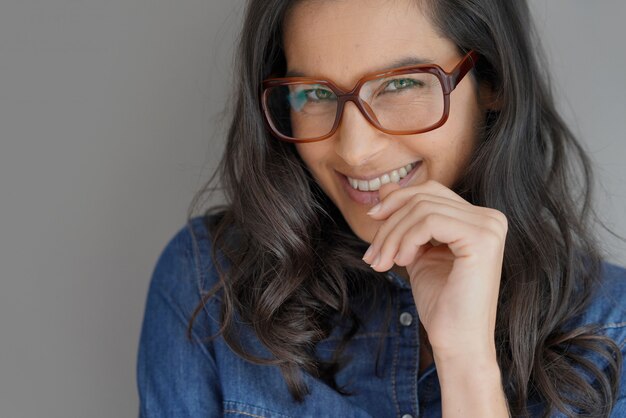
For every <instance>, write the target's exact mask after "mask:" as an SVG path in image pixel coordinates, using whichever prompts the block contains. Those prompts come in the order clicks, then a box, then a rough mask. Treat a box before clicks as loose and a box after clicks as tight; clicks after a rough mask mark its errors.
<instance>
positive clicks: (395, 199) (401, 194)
mask: <svg viewBox="0 0 626 418" xmlns="http://www.w3.org/2000/svg"><path fill="white" fill-rule="evenodd" d="M391 184H392V183H389V184H388V185H391ZM393 184H394V185H395V186H397V187H394V188H393V189H392V188H390V187H388V188H385V189H384V192H383V188H382V187H381V191H380V192H379V196H380V203H379V204H377V205H376V206H374V207H373V208H372V209H370V211H369V212H368V215H370V216H371V217H372V218H374V219H381V218H382V219H384V218H385V217H386V216H389V214H390V213H392V212H394V211H395V210H397V209H398V208H399V207H401V206H402V205H403V204H404V203H405V202H406V201H407V200H408V199H410V198H411V196H413V195H415V194H417V193H426V194H431V195H436V196H441V197H445V198H448V199H450V200H454V201H456V202H457V203H461V204H468V205H469V204H470V203H469V202H467V201H466V200H465V199H463V198H462V197H461V196H459V195H458V194H456V193H454V192H453V191H452V190H450V189H449V188H447V187H446V186H444V185H443V184H441V183H438V182H436V181H433V180H429V181H427V182H425V183H422V184H419V185H417V186H410V187H403V188H401V187H400V186H398V185H397V184H395V183H393ZM388 185H387V184H386V185H384V186H383V187H385V186H388ZM392 192H393V193H392Z"/></svg>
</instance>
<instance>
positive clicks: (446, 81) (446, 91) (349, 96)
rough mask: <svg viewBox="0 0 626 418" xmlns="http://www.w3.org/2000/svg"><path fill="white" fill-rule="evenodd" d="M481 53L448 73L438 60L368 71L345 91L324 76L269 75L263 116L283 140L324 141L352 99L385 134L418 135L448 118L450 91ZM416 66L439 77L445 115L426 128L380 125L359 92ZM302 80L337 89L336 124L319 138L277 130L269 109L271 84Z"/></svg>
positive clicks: (265, 82)
mask: <svg viewBox="0 0 626 418" xmlns="http://www.w3.org/2000/svg"><path fill="white" fill-rule="evenodd" d="M479 57H480V55H478V53H477V52H476V51H474V50H471V51H469V52H468V53H467V54H466V55H465V56H464V57H463V59H462V60H461V61H460V62H459V63H458V64H457V65H456V67H454V69H453V70H452V71H451V72H449V73H448V72H446V71H444V70H443V69H442V68H441V67H440V66H439V65H437V64H418V65H409V66H404V67H398V68H394V69H392V70H387V71H383V72H376V73H369V74H366V75H365V76H363V77H361V79H359V81H357V83H356V85H355V86H354V87H353V88H352V90H350V91H345V90H343V89H341V88H340V87H338V86H337V85H336V84H335V83H333V82H332V81H330V80H323V79H317V78H311V77H281V78H268V79H265V80H263V90H262V93H261V107H262V110H263V114H264V116H265V117H264V120H265V123H266V125H267V127H268V128H269V130H270V132H271V133H272V134H273V135H274V136H275V137H277V138H278V139H280V140H283V141H287V142H294V143H306V142H317V141H322V140H324V139H327V138H330V137H331V136H333V135H334V134H335V132H336V131H337V128H338V127H339V123H340V121H341V117H342V116H343V108H344V106H345V104H346V102H348V101H351V102H353V103H354V104H355V105H356V106H357V107H358V108H359V110H360V111H361V114H363V115H364V116H365V119H366V120H367V121H368V122H369V123H370V124H372V126H374V127H375V128H376V129H378V130H380V131H382V132H384V133H386V134H389V135H415V134H421V133H424V132H428V131H432V130H434V129H437V128H439V127H440V126H442V125H443V124H444V123H446V121H447V120H448V115H449V113H450V93H452V91H453V90H454V89H455V88H456V86H458V84H459V83H460V82H461V80H462V79H463V77H465V75H466V74H467V73H468V72H469V71H470V70H471V69H472V68H473V67H474V65H476V62H477V61H478V59H479ZM415 70H419V71H420V72H423V73H430V74H433V75H435V76H436V77H437V78H438V79H439V81H440V83H441V86H442V89H443V100H444V108H443V115H442V116H441V119H439V121H438V122H436V123H434V124H433V125H431V126H429V127H427V128H422V129H419V130H416V131H394V130H390V129H385V128H383V127H382V126H381V125H380V123H378V120H377V119H376V116H375V115H374V112H373V111H372V109H371V108H370V106H369V105H368V104H367V103H366V102H365V101H363V100H362V99H361V97H360V96H359V93H360V90H361V87H362V86H363V85H364V84H365V83H367V82H368V81H370V80H373V79H375V78H379V77H385V76H394V75H402V74H408V73H412V72H415ZM300 83H306V84H321V85H324V86H328V87H329V88H330V89H331V90H332V91H333V93H335V96H336V97H337V113H336V114H335V122H334V123H333V127H332V128H331V130H330V132H329V133H328V134H326V135H324V136H319V137H317V138H310V139H296V138H292V137H289V136H285V135H283V134H281V133H280V132H279V131H278V129H276V127H275V126H274V124H273V122H272V119H271V115H270V112H269V109H268V104H267V102H268V92H269V89H270V88H272V87H277V86H288V85H291V84H300Z"/></svg>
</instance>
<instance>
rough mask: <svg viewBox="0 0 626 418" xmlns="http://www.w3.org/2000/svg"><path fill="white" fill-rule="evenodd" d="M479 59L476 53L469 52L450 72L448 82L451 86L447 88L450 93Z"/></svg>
mask: <svg viewBox="0 0 626 418" xmlns="http://www.w3.org/2000/svg"><path fill="white" fill-rule="evenodd" d="M479 58H480V55H478V53H477V52H476V51H474V50H471V51H470V52H468V53H467V55H466V56H465V59H464V60H463V61H461V62H460V63H459V65H457V67H456V68H455V69H454V70H452V73H451V74H450V81H451V83H452V85H451V86H449V87H450V91H452V90H454V88H455V87H456V86H457V84H459V82H460V81H461V80H462V79H463V77H465V75H466V74H467V73H468V72H469V70H471V69H472V68H473V67H474V65H475V64H476V62H477V61H478V59H479Z"/></svg>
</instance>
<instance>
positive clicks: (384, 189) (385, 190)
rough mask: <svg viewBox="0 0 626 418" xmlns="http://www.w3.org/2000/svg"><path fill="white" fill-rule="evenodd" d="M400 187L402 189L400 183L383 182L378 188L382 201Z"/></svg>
mask: <svg viewBox="0 0 626 418" xmlns="http://www.w3.org/2000/svg"><path fill="white" fill-rule="evenodd" d="M398 189H400V185H399V184H398V183H387V184H383V185H382V186H380V189H378V196H379V200H380V201H381V202H382V201H383V200H384V199H385V198H386V197H387V196H389V194H390V193H391V192H393V191H394V190H398Z"/></svg>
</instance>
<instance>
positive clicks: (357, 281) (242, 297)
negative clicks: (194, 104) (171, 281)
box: [189, 0, 622, 417]
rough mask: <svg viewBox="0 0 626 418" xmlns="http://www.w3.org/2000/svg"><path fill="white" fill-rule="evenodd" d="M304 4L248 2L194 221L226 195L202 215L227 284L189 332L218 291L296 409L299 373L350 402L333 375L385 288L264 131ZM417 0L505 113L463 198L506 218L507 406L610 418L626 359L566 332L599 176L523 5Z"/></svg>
mask: <svg viewBox="0 0 626 418" xmlns="http://www.w3.org/2000/svg"><path fill="white" fill-rule="evenodd" d="M295 2H296V1H293V0H291V1H290V0H250V1H249V4H248V8H247V13H246V15H245V22H244V27H243V31H242V32H241V38H240V40H239V49H238V55H237V65H236V73H235V77H236V85H237V94H236V97H235V102H234V109H233V115H232V123H231V124H230V129H229V131H228V141H227V143H226V148H225V150H224V154H223V158H222V160H221V164H220V166H219V169H218V171H216V173H215V174H214V175H213V177H212V178H211V179H210V180H209V182H208V183H207V184H206V186H205V187H204V188H203V189H202V190H200V192H199V193H198V195H197V196H196V198H195V199H194V201H193V202H192V204H191V206H190V211H189V217H191V214H192V213H193V211H194V208H195V206H196V205H197V204H198V202H199V201H200V196H203V195H205V194H206V193H207V192H211V191H213V190H216V189H219V188H220V186H221V188H223V191H224V195H225V198H226V205H224V206H221V207H215V208H211V209H208V210H206V212H205V213H204V215H205V216H204V219H205V221H206V226H207V228H208V230H209V231H210V233H211V239H212V242H213V247H212V248H213V254H212V256H213V260H214V263H215V265H216V266H217V268H218V272H219V276H220V279H219V283H218V284H217V285H216V286H215V287H214V288H213V289H211V291H210V292H208V293H206V294H205V296H204V297H203V299H202V303H201V304H200V305H199V306H198V307H197V309H196V311H195V312H194V315H193V317H192V318H191V321H190V323H189V329H190V330H191V328H192V326H193V322H194V319H195V317H196V315H197V314H198V313H199V312H201V311H202V307H203V304H204V303H206V302H207V301H208V300H209V299H210V298H212V297H214V296H218V295H219V298H220V299H221V327H220V330H219V333H218V334H217V335H222V336H223V338H224V340H225V341H226V342H227V343H228V345H229V346H230V347H231V349H232V350H233V351H235V352H236V353H238V354H239V355H241V356H242V357H244V358H246V359H248V360H250V361H253V362H256V363H263V364H274V365H277V366H279V367H280V368H281V372H282V373H283V376H284V378H285V379H286V382H287V384H288V387H289V390H290V392H291V394H292V395H293V397H294V399H296V400H297V401H302V400H303V399H304V397H305V396H306V395H307V393H308V388H307V387H306V385H304V383H303V381H302V379H301V377H300V376H299V372H300V370H304V371H306V372H307V373H310V374H311V375H313V376H315V377H318V378H320V379H323V380H324V381H326V382H327V383H328V384H329V385H331V387H333V388H335V389H336V390H337V391H339V392H340V393H343V394H345V395H349V392H347V391H346V390H344V389H343V388H341V387H337V385H336V384H335V379H334V376H335V374H336V373H337V371H338V370H340V369H341V367H342V366H343V364H345V363H344V359H343V358H342V357H341V353H342V351H343V349H344V348H345V346H346V345H347V344H348V343H349V341H350V338H351V337H352V336H353V335H354V334H355V332H356V331H357V330H358V327H359V324H360V323H361V322H362V321H363V320H364V318H362V317H360V316H359V315H357V314H356V313H355V311H354V310H353V308H352V307H351V300H354V299H355V298H356V297H358V296H359V295H368V298H370V300H371V298H372V297H374V298H375V302H374V304H377V303H382V301H384V300H388V299H386V298H385V297H383V296H385V295H386V296H388V295H389V293H388V292H389V290H390V289H389V286H390V285H389V283H388V282H387V280H385V279H383V278H382V275H381V274H379V273H376V272H374V271H372V270H371V269H369V268H368V267H367V266H366V265H365V263H363V262H362V261H361V256H362V254H363V251H364V249H365V247H366V245H365V243H363V242H362V241H361V240H360V239H358V238H357V237H356V236H355V235H354V234H353V233H352V232H351V231H350V228H349V227H348V226H347V224H346V223H345V221H344V220H343V217H342V215H341V213H340V212H339V211H338V210H337V209H336V208H335V207H334V205H333V204H332V203H331V202H330V201H329V199H328V198H327V197H326V196H325V194H324V193H323V192H322V191H321V190H320V189H319V187H318V186H317V185H316V183H315V181H314V180H313V179H312V177H311V176H310V175H309V173H308V172H307V170H306V167H305V165H304V163H303V162H302V160H301V159H300V158H299V156H298V154H297V152H296V151H295V148H294V147H293V145H292V144H288V143H285V142H281V141H278V140H276V139H275V138H272V137H270V135H269V133H268V132H267V130H266V129H265V128H264V124H263V119H262V114H261V111H260V105H259V92H260V87H261V81H262V80H263V79H264V78H266V77H267V76H268V75H270V74H280V73H281V72H284V71H285V57H284V53H283V49H282V24H283V20H284V17H285V15H286V13H287V11H288V9H289V8H290V7H291V6H293V4H294V3H295ZM421 4H422V5H423V7H424V10H426V11H427V13H428V15H429V16H430V18H431V20H432V22H433V23H434V26H435V27H436V28H437V30H439V31H440V33H441V34H442V35H443V36H445V37H446V38H448V39H450V40H452V41H453V42H454V43H455V44H456V45H457V47H458V49H459V52H461V53H464V52H467V51H469V50H471V49H473V50H475V51H477V52H478V53H479V54H480V55H481V57H482V59H481V60H480V61H479V63H478V65H477V67H476V68H475V70H474V76H475V77H476V78H477V79H478V80H479V81H480V82H485V83H488V84H489V85H490V86H491V87H492V88H493V89H494V91H495V92H497V101H498V103H499V104H500V105H499V107H498V108H497V110H492V111H489V112H488V113H487V114H486V115H485V122H486V123H485V128H484V131H483V132H482V137H481V138H480V141H479V144H478V146H477V148H476V149H475V152H474V155H473V156H472V158H471V163H470V164H469V166H468V167H467V169H466V171H465V173H463V175H462V176H460V180H459V181H458V183H457V184H456V185H455V186H454V188H453V189H454V190H455V191H456V192H457V193H458V194H459V195H461V196H462V197H463V198H465V199H466V200H467V201H469V202H470V203H472V204H475V205H480V206H485V207H491V208H495V209H498V210H500V211H502V212H503V213H504V214H505V215H506V216H507V219H508V224H509V230H508V235H507V242H506V250H505V254H504V262H503V270H502V282H501V288H500V298H499V302H498V303H499V306H498V314H497V323H496V335H495V339H496V344H497V347H498V362H499V365H500V368H501V370H502V373H503V381H504V382H505V388H504V389H505V392H506V395H507V399H508V402H509V407H510V410H511V412H512V413H513V414H514V415H515V416H526V415H527V414H528V411H527V401H528V400H529V399H531V398H533V399H534V398H535V397H536V398H539V399H540V400H541V401H543V402H545V403H546V404H547V405H548V406H549V407H548V408H546V410H545V413H546V416H547V415H548V414H549V413H550V412H553V411H554V410H556V409H558V410H560V411H562V412H563V413H566V414H569V415H570V416H576V413H580V414H586V416H594V417H595V416H598V417H599V416H608V414H609V411H610V409H611V406H612V405H613V403H614V402H615V397H616V391H617V385H618V378H619V372H620V370H621V364H622V356H621V352H620V349H619V347H618V346H617V345H616V344H615V342H614V341H612V340H611V339H610V338H608V337H606V336H603V335H601V333H600V331H599V329H597V328H595V327H593V326H585V327H582V328H577V329H573V330H571V329H568V327H567V324H568V321H570V320H572V319H573V318H575V317H576V316H578V315H580V314H581V313H582V312H583V311H584V309H585V307H586V306H587V304H588V302H589V300H590V297H591V295H592V292H593V289H594V288H596V287H598V283H599V277H600V272H601V270H600V269H601V261H602V254H601V252H600V249H599V245H598V243H597V239H596V238H595V235H594V232H593V230H592V227H591V225H592V224H591V221H593V220H597V217H596V214H595V212H594V210H593V207H592V205H591V203H592V185H593V176H592V174H593V173H592V166H591V161H590V159H589V157H588V156H587V155H586V153H585V151H584V149H583V148H582V147H581V145H580V143H579V142H578V141H577V140H576V138H575V137H574V135H573V134H572V132H571V131H570V130H569V129H568V127H567V126H566V125H565V123H564V122H563V120H562V119H561V117H560V116H559V114H558V113H557V111H556V109H555V105H554V100H553V97H552V92H551V89H550V81H549V76H548V73H547V71H546V70H545V68H546V66H545V65H544V64H545V59H544V58H543V55H542V53H541V49H540V48H539V46H538V45H539V43H538V41H537V37H536V35H535V32H534V29H533V24H532V20H531V17H530V13H529V10H528V6H527V4H526V2H524V1H501V0H473V1H467V0H423V1H422V3H421ZM216 180H217V181H220V182H221V184H220V185H219V186H217V187H215V186H214V184H215V182H216ZM210 215H211V216H210ZM218 252H219V254H221V255H219V257H218ZM222 257H225V259H226V260H227V263H226V264H222V263H221V261H220V260H222ZM379 296H380V298H379ZM387 312H389V311H388V310H387ZM338 320H341V321H344V320H345V321H347V323H348V324H349V325H350V326H348V328H347V331H346V332H345V334H344V339H343V343H342V344H340V345H339V347H338V349H337V351H336V352H335V355H334V357H333V358H332V360H331V361H330V362H323V361H321V360H319V359H317V358H316V356H315V353H314V348H315V346H316V344H317V343H318V342H319V341H321V340H323V339H325V338H327V337H328V336H329V334H330V332H331V330H332V328H333V326H334V325H335V324H337V321H338ZM239 323H243V324H246V325H248V326H250V327H251V328H252V329H253V330H254V332H255V333H256V335H257V336H258V338H259V340H260V341H261V342H262V343H263V344H264V345H265V346H266V347H267V348H268V349H269V352H271V353H272V355H273V358H272V359H262V358H258V357H255V356H252V355H251V354H249V353H247V352H246V351H245V350H244V348H243V346H242V344H241V341H239V340H238V338H237V335H238V334H237V332H236V327H237V326H238V325H237V324H239ZM217 335H214V336H212V338H213V337H216V336H217ZM381 342H382V341H381ZM590 352H594V353H597V354H598V355H600V356H601V357H603V358H604V359H605V360H606V362H607V367H606V371H603V370H601V369H600V368H598V366H596V365H594V364H593V363H590V362H589V361H587V360H586V359H585V358H584V356H585V353H590ZM577 367H582V369H584V370H585V371H586V372H588V373H589V374H590V375H591V376H593V378H594V379H595V383H594V384H592V383H590V382H588V381H587V380H586V379H585V377H584V376H583V375H582V374H581V373H580V372H578V371H577V370H576V368H577ZM575 411H577V412H575Z"/></svg>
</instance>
